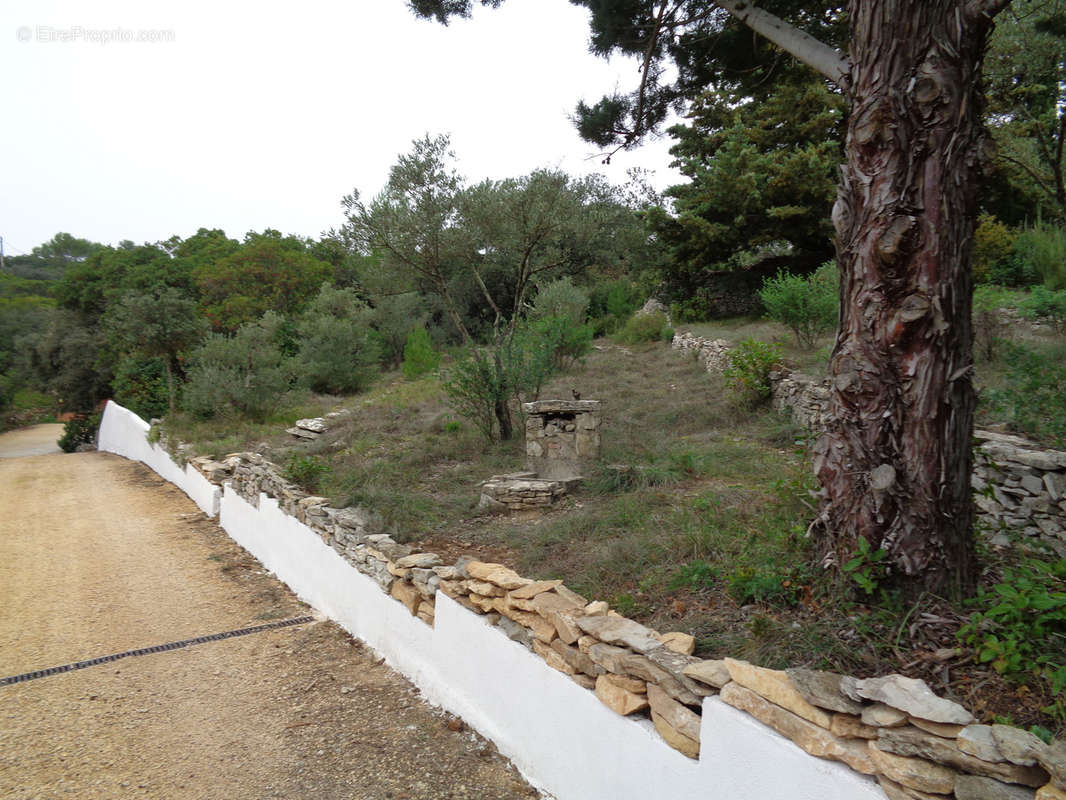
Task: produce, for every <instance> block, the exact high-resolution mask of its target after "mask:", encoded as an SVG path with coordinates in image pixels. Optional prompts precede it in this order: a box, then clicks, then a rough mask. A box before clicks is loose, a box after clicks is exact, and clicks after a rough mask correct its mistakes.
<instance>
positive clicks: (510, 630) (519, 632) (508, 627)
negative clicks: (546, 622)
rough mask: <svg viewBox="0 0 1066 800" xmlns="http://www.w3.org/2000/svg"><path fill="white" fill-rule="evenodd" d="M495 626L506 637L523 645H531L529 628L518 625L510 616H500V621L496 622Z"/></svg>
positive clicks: (530, 646)
mask: <svg viewBox="0 0 1066 800" xmlns="http://www.w3.org/2000/svg"><path fill="white" fill-rule="evenodd" d="M496 627H497V628H499V629H500V630H501V631H503V632H504V634H505V635H506V636H507V638H508V639H510V640H512V641H515V642H518V643H519V644H521V645H524V646H525V647H529V648H532V647H533V642H534V638H533V632H532V631H530V630H529V628H526V627H524V626H523V625H519V624H518V623H517V622H515V621H514V620H513V619H511V618H510V617H500V621H499V622H497V623H496Z"/></svg>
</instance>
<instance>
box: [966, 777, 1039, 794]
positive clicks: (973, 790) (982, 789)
mask: <svg viewBox="0 0 1066 800" xmlns="http://www.w3.org/2000/svg"><path fill="white" fill-rule="evenodd" d="M955 797H956V800H1033V797H1035V792H1033V790H1032V789H1026V788H1025V787H1022V786H1012V785H1010V784H1009V783H1001V782H1000V781H997V780H993V779H992V778H982V777H980V776H978V775H959V777H957V778H956V779H955Z"/></svg>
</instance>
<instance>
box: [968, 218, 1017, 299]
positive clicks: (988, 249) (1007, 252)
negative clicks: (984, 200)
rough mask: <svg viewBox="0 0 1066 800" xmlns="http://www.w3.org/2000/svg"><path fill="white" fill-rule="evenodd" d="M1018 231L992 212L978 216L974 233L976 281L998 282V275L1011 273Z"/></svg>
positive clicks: (978, 282) (974, 271)
mask: <svg viewBox="0 0 1066 800" xmlns="http://www.w3.org/2000/svg"><path fill="white" fill-rule="evenodd" d="M1016 238H1017V233H1015V232H1014V231H1013V230H1011V229H1010V228H1009V227H1007V226H1006V225H1004V224H1003V223H1002V222H1000V221H999V220H998V219H996V218H995V217H994V216H992V215H991V214H982V215H981V216H980V217H978V218H977V228H976V230H974V234H973V262H972V263H973V279H974V283H977V284H983V283H997V282H998V281H997V277H1001V276H1003V275H1006V274H1010V272H1011V270H1012V269H1013V266H1012V264H1011V257H1012V255H1013V253H1014V240H1015V239H1016Z"/></svg>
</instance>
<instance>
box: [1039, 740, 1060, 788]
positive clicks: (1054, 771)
mask: <svg viewBox="0 0 1066 800" xmlns="http://www.w3.org/2000/svg"><path fill="white" fill-rule="evenodd" d="M1037 761H1038V763H1039V764H1040V766H1042V767H1043V768H1044V769H1046V770H1047V771H1048V772H1050V773H1051V782H1052V783H1053V784H1055V788H1056V789H1066V742H1062V741H1059V740H1057V739H1056V740H1055V741H1054V742H1052V743H1051V744H1049V745H1048V746H1047V747H1045V748H1044V749H1043V750H1041V751H1040V754H1039V755H1038V757H1037Z"/></svg>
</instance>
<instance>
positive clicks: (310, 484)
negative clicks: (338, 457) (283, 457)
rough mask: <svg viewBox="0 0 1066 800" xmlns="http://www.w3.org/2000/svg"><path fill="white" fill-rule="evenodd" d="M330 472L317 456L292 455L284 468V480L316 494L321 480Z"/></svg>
mask: <svg viewBox="0 0 1066 800" xmlns="http://www.w3.org/2000/svg"><path fill="white" fill-rule="evenodd" d="M330 472H331V467H330V465H329V464H327V463H326V462H325V461H323V460H322V459H321V458H319V457H318V456H304V455H298V454H297V453H293V454H292V455H291V456H289V463H288V465H287V466H286V467H285V472H284V477H285V480H287V481H291V482H292V483H295V484H296V485H297V486H300V487H302V488H304V489H306V490H307V491H309V492H317V491H318V490H319V489H320V488H321V485H322V479H323V478H324V477H325V476H326V475H328V474H329V473H330Z"/></svg>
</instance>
